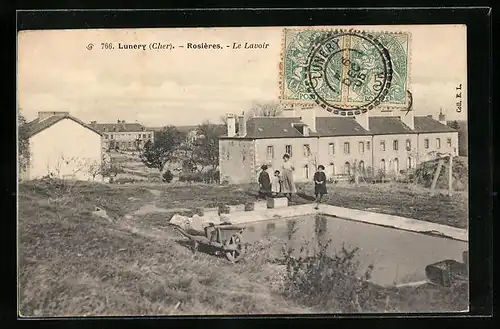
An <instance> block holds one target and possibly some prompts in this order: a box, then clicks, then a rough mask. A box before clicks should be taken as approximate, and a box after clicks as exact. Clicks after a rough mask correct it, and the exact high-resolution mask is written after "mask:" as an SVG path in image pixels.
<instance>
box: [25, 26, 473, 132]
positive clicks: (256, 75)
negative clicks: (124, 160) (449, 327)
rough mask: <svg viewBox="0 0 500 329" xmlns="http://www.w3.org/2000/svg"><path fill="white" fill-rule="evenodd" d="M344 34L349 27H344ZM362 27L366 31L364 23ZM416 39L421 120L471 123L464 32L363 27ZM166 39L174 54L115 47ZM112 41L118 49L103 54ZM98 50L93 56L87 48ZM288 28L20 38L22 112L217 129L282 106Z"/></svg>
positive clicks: (414, 87)
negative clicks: (257, 109) (459, 99)
mask: <svg viewBox="0 0 500 329" xmlns="http://www.w3.org/2000/svg"><path fill="white" fill-rule="evenodd" d="M342 28H349V27H346V26H343V27H342ZM356 28H358V29H359V28H360V27H359V26H358V27H356ZM361 28H363V29H367V30H385V31H408V32H410V33H411V55H410V61H411V62H410V88H411V91H412V93H413V100H414V102H413V105H414V107H413V108H414V110H415V115H427V114H434V115H436V114H437V113H439V111H440V109H441V108H442V109H443V113H444V114H445V115H446V119H448V120H466V119H467V105H466V95H465V93H464V94H463V96H465V97H464V98H463V106H462V111H461V112H460V113H457V111H456V106H455V103H456V98H455V96H456V94H455V88H456V87H457V86H458V85H459V84H462V88H463V89H465V88H466V82H467V75H466V74H467V59H466V27H465V26H464V25H393V26H364V27H361ZM152 42H160V43H162V44H172V45H174V46H176V48H175V49H173V50H149V49H147V50H145V51H144V50H133V49H117V48H118V43H121V44H134V43H137V44H146V45H149V44H150V43H152ZM188 42H190V43H193V44H197V43H204V42H206V43H207V44H208V43H220V44H222V45H224V46H225V45H230V46H232V44H233V42H236V43H238V42H239V43H243V44H244V43H245V42H249V43H267V44H269V46H268V47H267V48H266V49H258V50H254V49H231V48H225V49H223V50H207V49H187V48H186V47H184V48H179V47H178V46H179V45H186V43H188ZM101 43H113V45H114V47H115V49H113V50H109V49H102V46H101ZM89 44H93V47H92V49H90V50H89V49H88V48H87V47H88V45H89ZM281 47H282V28H281V27H261V28H259V27H238V28H176V29H172V28H168V29H166V28H162V29H119V30H114V29H113V30H112V29H102V30H48V31H22V32H20V33H19V34H18V71H17V72H18V108H20V109H21V113H22V114H23V115H24V116H25V117H26V118H27V119H28V120H32V119H34V118H36V116H37V112H38V111H69V112H70V113H71V114H72V115H74V116H75V117H78V118H79V119H81V120H83V121H85V122H90V121H93V120H96V121H98V122H116V120H117V119H120V120H125V121H126V122H140V123H142V124H144V125H146V126H152V127H157V126H164V125H169V124H172V125H195V124H198V123H200V122H202V121H204V120H210V121H212V122H219V121H220V117H221V116H223V115H225V114H227V113H241V112H242V111H248V110H250V109H251V107H252V104H253V103H254V102H277V101H278V95H279V63H280V53H281Z"/></svg>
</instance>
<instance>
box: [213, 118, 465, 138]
mask: <svg viewBox="0 0 500 329" xmlns="http://www.w3.org/2000/svg"><path fill="white" fill-rule="evenodd" d="M414 119H415V121H414V127H415V129H411V128H410V127H408V126H407V125H406V124H404V123H403V122H402V121H401V119H400V118H399V117H389V116H387V117H370V118H369V130H366V129H364V128H363V127H362V126H361V125H360V124H359V123H358V122H356V119H355V118H353V117H316V132H310V133H309V136H304V135H303V134H301V133H300V132H299V131H298V130H297V129H296V128H294V125H295V126H298V125H303V124H304V122H303V121H302V120H301V119H300V117H253V118H250V119H249V120H248V121H247V135H246V136H244V137H239V136H235V137H227V136H222V137H221V138H223V139H224V138H229V139H232V138H243V139H262V138H293V137H334V136H363V135H385V134H414V133H426V132H429V133H433V132H453V131H456V130H455V129H453V128H450V127H448V126H446V125H444V124H442V123H440V122H439V121H436V120H434V119H433V118H429V117H414Z"/></svg>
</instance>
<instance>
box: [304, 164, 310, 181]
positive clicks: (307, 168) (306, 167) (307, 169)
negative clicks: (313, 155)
mask: <svg viewBox="0 0 500 329" xmlns="http://www.w3.org/2000/svg"><path fill="white" fill-rule="evenodd" d="M304 177H305V178H307V179H309V166H308V165H305V166H304Z"/></svg>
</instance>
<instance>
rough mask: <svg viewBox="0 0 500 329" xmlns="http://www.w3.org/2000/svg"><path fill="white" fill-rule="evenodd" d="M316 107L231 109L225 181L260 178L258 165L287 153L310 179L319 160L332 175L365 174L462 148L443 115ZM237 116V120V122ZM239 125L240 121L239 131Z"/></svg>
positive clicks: (273, 165)
mask: <svg viewBox="0 0 500 329" xmlns="http://www.w3.org/2000/svg"><path fill="white" fill-rule="evenodd" d="M319 111H322V113H325V111H324V110H321V109H316V108H307V109H287V110H285V111H284V113H283V115H282V116H280V117H251V118H249V119H248V120H247V119H246V118H245V117H244V116H235V115H234V114H229V115H228V117H227V128H228V134H227V136H222V137H220V139H219V168H220V173H221V181H224V180H226V181H228V182H229V183H250V182H256V180H257V177H258V173H259V171H260V167H261V166H262V165H263V164H267V165H268V166H269V167H270V169H269V173H272V172H273V170H275V169H278V170H279V168H280V166H281V164H282V157H283V155H284V154H285V153H286V154H289V155H290V156H291V161H292V163H293V164H294V166H295V179H296V181H297V182H303V181H311V180H312V177H313V175H314V172H315V170H316V167H317V165H319V164H322V165H323V166H325V168H326V174H327V176H328V177H334V176H339V175H341V176H343V175H351V174H352V173H353V170H354V168H356V169H359V171H358V172H359V173H362V174H365V175H366V174H367V172H369V171H371V172H372V173H375V174H376V173H378V172H380V171H382V172H383V173H386V174H388V175H389V174H393V175H398V174H399V173H400V172H401V171H402V170H407V169H411V168H414V167H415V166H416V165H417V164H418V163H420V162H422V161H426V160H430V159H432V158H435V157H437V156H440V154H449V153H451V154H454V155H457V154H458V132H457V131H456V130H455V129H452V128H450V127H448V126H447V125H446V124H445V121H444V115H442V114H440V117H439V120H435V119H433V118H432V117H431V116H414V115H413V112H412V111H410V112H408V113H406V112H404V114H403V113H401V114H400V115H395V113H391V114H390V115H384V113H382V114H380V113H379V114H378V115H377V116H368V115H364V116H359V117H346V116H333V115H328V116H326V114H324V115H325V116H317V113H319ZM396 114H397V113H396ZM237 120H238V125H236V122H237ZM236 126H238V127H241V128H240V129H239V131H236Z"/></svg>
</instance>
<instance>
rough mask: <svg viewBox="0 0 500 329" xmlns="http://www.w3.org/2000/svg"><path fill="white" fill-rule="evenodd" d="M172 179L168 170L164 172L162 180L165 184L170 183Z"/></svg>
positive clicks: (172, 176)
mask: <svg viewBox="0 0 500 329" xmlns="http://www.w3.org/2000/svg"><path fill="white" fill-rule="evenodd" d="M172 179H174V175H173V174H172V172H171V171H170V169H168V170H167V171H165V172H164V173H163V175H162V180H163V181H164V182H165V183H170V182H171V181H172Z"/></svg>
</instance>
